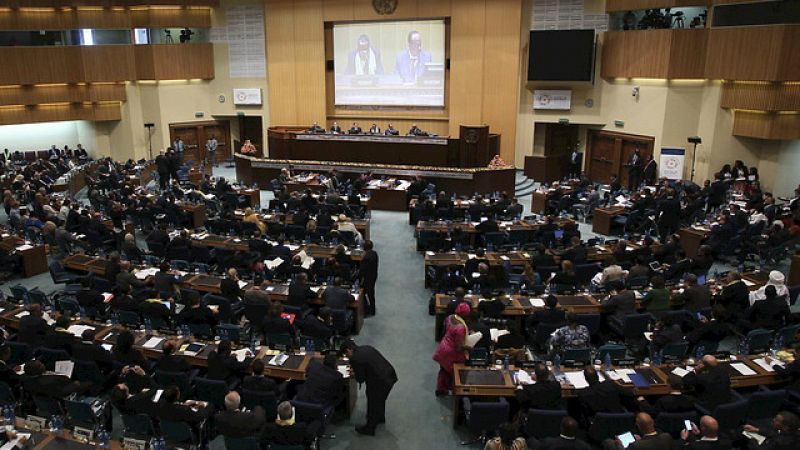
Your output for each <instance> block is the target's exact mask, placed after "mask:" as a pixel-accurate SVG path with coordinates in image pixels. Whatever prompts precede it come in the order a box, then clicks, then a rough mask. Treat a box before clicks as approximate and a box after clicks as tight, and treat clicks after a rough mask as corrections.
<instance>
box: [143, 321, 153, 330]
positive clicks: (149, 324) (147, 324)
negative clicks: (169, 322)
mask: <svg viewBox="0 0 800 450" xmlns="http://www.w3.org/2000/svg"><path fill="white" fill-rule="evenodd" d="M144 331H145V332H146V333H147V334H150V333H152V332H153V321H152V320H150V318H149V317H145V318H144Z"/></svg>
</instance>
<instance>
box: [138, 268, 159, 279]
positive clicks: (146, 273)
mask: <svg viewBox="0 0 800 450" xmlns="http://www.w3.org/2000/svg"><path fill="white" fill-rule="evenodd" d="M157 273H158V269H157V268H155V267H148V268H147V269H142V270H137V271H136V274H135V275H136V279H137V280H144V279H145V278H147V277H152V276H155V274H157Z"/></svg>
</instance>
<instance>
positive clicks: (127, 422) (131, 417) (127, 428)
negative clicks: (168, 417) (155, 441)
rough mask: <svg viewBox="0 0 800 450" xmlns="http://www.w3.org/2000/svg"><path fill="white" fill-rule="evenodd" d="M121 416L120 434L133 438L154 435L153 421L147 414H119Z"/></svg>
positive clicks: (145, 437) (148, 437)
mask: <svg viewBox="0 0 800 450" xmlns="http://www.w3.org/2000/svg"><path fill="white" fill-rule="evenodd" d="M120 415H121V416H122V427H123V429H122V435H123V436H124V437H129V438H133V439H144V440H147V439H150V438H151V437H152V436H156V430H155V427H154V426H153V421H152V419H151V418H150V416H149V415H147V414H120Z"/></svg>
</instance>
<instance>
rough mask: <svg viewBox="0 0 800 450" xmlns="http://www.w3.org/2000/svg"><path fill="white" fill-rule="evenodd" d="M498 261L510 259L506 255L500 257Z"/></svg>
mask: <svg viewBox="0 0 800 450" xmlns="http://www.w3.org/2000/svg"><path fill="white" fill-rule="evenodd" d="M500 259H502V260H503V261H511V258H509V257H508V256H506V255H500Z"/></svg>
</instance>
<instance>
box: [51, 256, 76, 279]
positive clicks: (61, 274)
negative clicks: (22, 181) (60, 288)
mask: <svg viewBox="0 0 800 450" xmlns="http://www.w3.org/2000/svg"><path fill="white" fill-rule="evenodd" d="M48 269H49V270H50V278H52V280H53V284H62V283H65V284H69V283H76V282H78V281H80V279H81V276H80V275H77V274H74V273H70V272H67V271H66V270H64V266H63V265H62V264H61V262H60V261H56V260H53V261H52V262H51V263H50V264H49V265H48Z"/></svg>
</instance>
